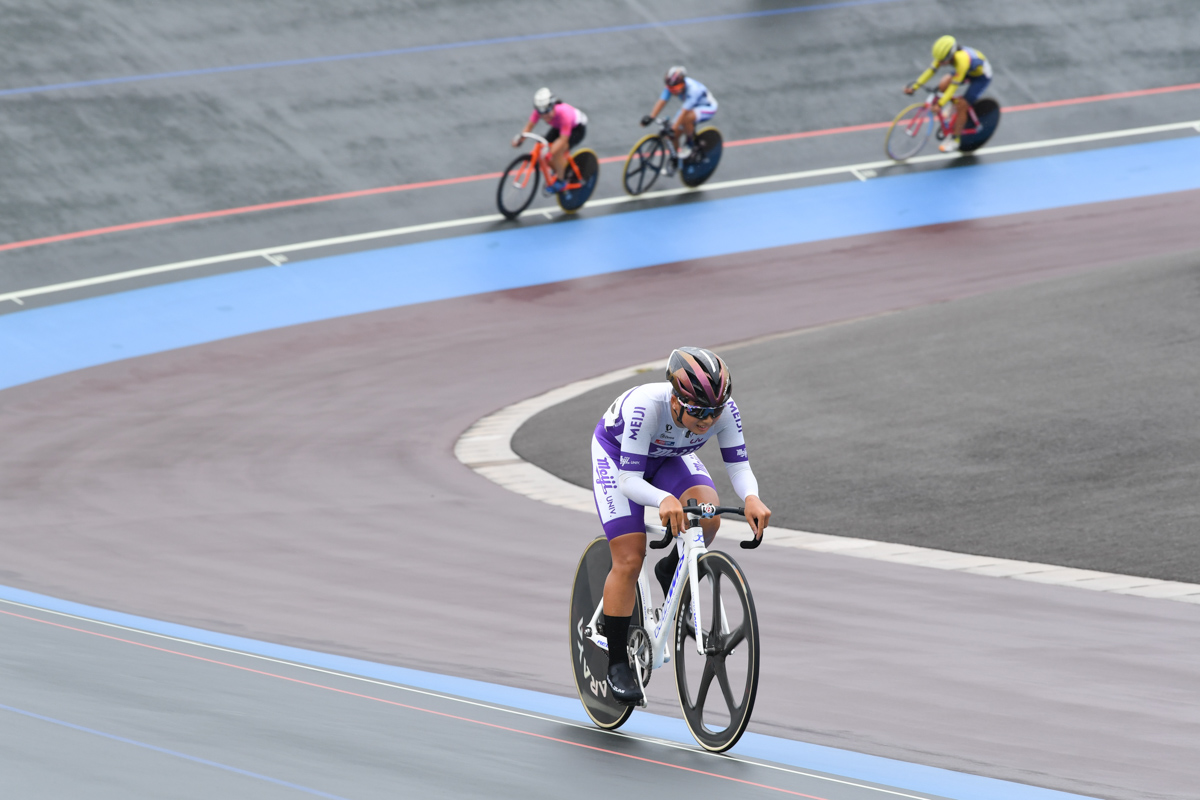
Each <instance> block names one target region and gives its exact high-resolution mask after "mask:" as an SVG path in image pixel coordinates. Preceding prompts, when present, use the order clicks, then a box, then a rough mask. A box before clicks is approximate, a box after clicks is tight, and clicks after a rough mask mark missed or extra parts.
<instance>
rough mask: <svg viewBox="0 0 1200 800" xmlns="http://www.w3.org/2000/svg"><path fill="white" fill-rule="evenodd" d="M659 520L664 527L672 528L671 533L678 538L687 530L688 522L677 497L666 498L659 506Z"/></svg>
mask: <svg viewBox="0 0 1200 800" xmlns="http://www.w3.org/2000/svg"><path fill="white" fill-rule="evenodd" d="M658 520H659V522H661V523H662V524H663V525H667V526H670V528H671V533H673V534H674V535H676V536H678V535H679V534H680V533H682V532H683V531H684V530H686V529H687V522H685V521H684V518H683V506H682V505H680V504H679V499H678V498H675V497H670V496H667V497H664V498H663V501H662V502H661V503H659V504H658Z"/></svg>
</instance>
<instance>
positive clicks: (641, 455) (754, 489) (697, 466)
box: [592, 347, 771, 704]
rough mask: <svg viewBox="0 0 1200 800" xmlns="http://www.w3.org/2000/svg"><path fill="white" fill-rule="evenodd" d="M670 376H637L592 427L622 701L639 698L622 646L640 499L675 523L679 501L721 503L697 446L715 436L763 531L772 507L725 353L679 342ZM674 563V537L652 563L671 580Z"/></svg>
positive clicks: (639, 551)
mask: <svg viewBox="0 0 1200 800" xmlns="http://www.w3.org/2000/svg"><path fill="white" fill-rule="evenodd" d="M666 377H667V380H666V381H665V382H663V383H647V384H643V385H641V386H635V387H634V388H632V389H630V390H629V391H627V392H625V393H624V394H622V395H621V396H620V397H618V398H617V399H616V400H615V401H613V404H612V405H611V406H609V409H608V411H606V412H605V414H604V416H603V417H601V419H600V422H599V423H598V424H597V425H596V431H595V435H594V436H593V437H592V483H593V486H594V492H595V496H596V511H597V513H598V514H599V515H600V522H601V524H602V525H603V526H604V535H605V536H606V537H607V538H608V546H609V550H610V551H611V553H612V562H613V566H612V570H611V571H610V572H609V574H608V578H607V579H606V580H605V582H604V626H605V628H604V631H605V636H606V637H607V639H608V647H609V650H608V656H609V666H608V684H609V687H610V688H611V689H612V693H613V697H614V698H615V699H616V700H618V701H619V702H622V703H630V704H632V703H636V702H638V701H639V700H641V699H642V695H641V690H640V689H639V688H638V684H637V680H636V678H635V677H634V675H633V672H632V670H631V669H630V667H629V656H628V650H627V647H626V642H627V637H628V632H629V622H630V618H631V616H632V614H633V605H634V590H635V587H636V584H637V578H638V575H640V574H641V571H642V560H643V559H644V558H645V556H646V523H645V517H644V509H645V507H646V506H654V507H656V508H658V517H659V519H660V520H661V521H662V524H663V525H669V526H670V528H671V530H672V531H676V532H678V531H682V530H686V527H687V525H686V523H685V521H684V513H683V504H684V503H686V502H687V501H689V500H695V501H696V502H697V503H713V504H714V505H716V504H719V498H718V497H717V490H716V488H715V487H714V486H713V482H712V478H711V477H709V474H708V470H707V469H705V468H704V464H703V463H702V462H701V461H700V459H699V458H698V457H697V456H696V451H697V450H699V449H700V448H701V447H702V446H703V445H704V443H705V442H707V441H708V440H709V439H711V438H712V437H714V436H715V437H716V438H717V444H718V445H720V448H721V458H722V459H723V460H724V462H725V471H726V472H727V473H728V474H729V480H730V481H731V482H732V483H733V488H734V490H735V491H736V492H737V493H738V495H739V496H740V497H741V498H742V499H743V500H744V501H745V508H746V520H747V521H748V522H749V523H750V527H751V528H752V529H753V530H754V534H755V536H756V537H760V538H761V537H762V534H763V530H764V529H765V528H766V527H767V521H768V520H769V519H770V517H771V511H770V509H768V508H767V507H766V506H765V505H764V504H763V502H762V501H761V500H760V499H759V497H758V481H757V480H755V478H754V472H753V471H752V470H751V469H750V459H749V458H748V456H747V455H746V440H745V438H744V437H743V435H742V415H741V412H740V411H738V407H737V404H736V403H734V402H733V397H732V396H731V392H732V389H733V381H732V380H731V378H730V375H729V368H728V367H727V366H726V365H725V362H724V361H723V360H721V357H720V356H718V355H717V354H715V353H713V352H712V351H710V350H704V349H701V348H698V347H681V348H679V349H678V350H675V351H674V352H672V353H671V358H670V359H669V360H668V362H667V375H666ZM720 524H721V519H720V517H713V518H711V519H705V520H701V522H700V525H701V527H702V528H703V529H704V541H705V543H706V544H711V543H712V540H713V537H715V536H716V535H717V528H718V527H719V526H720ZM678 563H679V554H678V552H677V551H676V549H675V548H674V547H672V548H670V550H669V551H668V553H667V555H666V556H665V557H664V558H663V559H662V560H661V561H659V563H658V564H656V565H655V567H654V574H655V576H656V577H657V578H658V580H659V582H660V583H661V584H662V585H663V591H664V593H665V592H666V591H667V587H668V586H669V585H670V581H671V578H672V577H673V576H674V574H675V568H676V565H677V564H678Z"/></svg>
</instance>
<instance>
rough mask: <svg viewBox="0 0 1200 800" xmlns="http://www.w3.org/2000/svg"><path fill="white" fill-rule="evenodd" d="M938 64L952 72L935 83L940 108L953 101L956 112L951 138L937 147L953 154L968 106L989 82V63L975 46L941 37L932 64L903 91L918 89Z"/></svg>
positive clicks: (949, 37)
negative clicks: (939, 94) (950, 69)
mask: <svg viewBox="0 0 1200 800" xmlns="http://www.w3.org/2000/svg"><path fill="white" fill-rule="evenodd" d="M941 67H953V69H954V74H953V75H943V76H942V79H941V81H940V82H939V83H938V91H939V92H941V93H942V99H941V100H940V101H939V103H940V104H941V106H942V108H943V109H945V108H946V104H947V103H951V102H952V103H954V112H955V113H954V123H953V126H952V130H951V135H950V138H948V139H946V141H944V142H942V144H941V145H940V146H939V147H938V149H939V150H941V151H942V152H943V153H953V152H954V151H956V150H958V147H959V137H960V136H962V132H963V128H964V127H965V126H966V124H967V107H968V106H972V105H975V101H976V100H978V99H979V96H980V95H981V94H983V90H984V89H986V88H987V87H988V84H989V83H991V82H992V65H991V64H990V63H989V62H988V60H987V58H985V57H984V55H983V53H981V52H979V51H978V50H976V49H975V48H974V47H967V46H966V45H961V44H959V43H958V40H957V39H955V38H954V37H953V36H942V37H941V38H939V39H938V40H937V41H936V42H934V43H933V63H932V64H930V65H929V69H927V70H925V71H924V72H922V73H921V74H920V76H919V77H918V78H917V79H916V80H915V81H913V82H912V83H911V84H909V85H908V86H905V87H904V93H905V94H912V93H913V92H915V91H916V90H917V89H920V88H921V87H922V86H924V85H925V82H926V81H928V80H929V79H930V78H932V77H933V74H934V73H935V72H937V71H938V69H939V68H941Z"/></svg>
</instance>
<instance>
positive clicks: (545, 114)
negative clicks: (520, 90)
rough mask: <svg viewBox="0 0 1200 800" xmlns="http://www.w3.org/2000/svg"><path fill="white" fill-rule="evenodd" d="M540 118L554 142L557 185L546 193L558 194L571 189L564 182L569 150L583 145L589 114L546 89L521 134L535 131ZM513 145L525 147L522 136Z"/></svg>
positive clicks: (540, 91) (537, 95)
mask: <svg viewBox="0 0 1200 800" xmlns="http://www.w3.org/2000/svg"><path fill="white" fill-rule="evenodd" d="M539 119H540V120H541V121H542V122H545V123H546V124H547V125H549V126H550V131H549V132H548V133H547V134H546V141H547V142H549V143H550V147H549V148H548V149H549V154H548V155H549V158H550V166H552V167H554V174H555V176H556V178H555V181H554V183H552V184H550V185H549V186H547V187H546V194H554V193H555V192H561V191H562V190H563V189H565V188H566V186H567V184H566V181H564V180H563V175H565V174H566V169H567V151H568V150H569V149H570V148H572V147H575V146H576V145H577V144H579V143H580V142H582V141H583V137H584V136H586V135H587V114H585V113H583V112H582V111H580V110H579V109H578V108H575V107H574V106H572V105H568V104H567V103H564V102H563V101H562V100H559V99H558V98H557V97H555V96H554V94H553V93H551V91H550V90H549V89H547V88H546V87H545V86H543V87H542V88H541V89H538V90H537V92H535V93H534V95H533V113H532V114H530V115H529V121H528V122H526V123H525V127H524V128H522V129H521V133H529V132H530V131H532V130H533V126H534V125H537V123H538V120H539ZM512 146H513V147H520V146H521V134H517V135H516V136H514V137H513V140H512Z"/></svg>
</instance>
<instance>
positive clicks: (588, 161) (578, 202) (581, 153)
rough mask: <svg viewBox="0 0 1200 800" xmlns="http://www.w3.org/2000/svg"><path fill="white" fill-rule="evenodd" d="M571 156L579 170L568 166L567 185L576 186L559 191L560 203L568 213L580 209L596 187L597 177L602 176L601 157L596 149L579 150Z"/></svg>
mask: <svg viewBox="0 0 1200 800" xmlns="http://www.w3.org/2000/svg"><path fill="white" fill-rule="evenodd" d="M571 158H572V159H573V160H574V161H575V167H576V168H577V169H578V172H576V171H575V170H573V169H572V168H571V167H570V165H568V166H567V185H568V186H574V187H575V188H573V189H563V190H562V191H561V192H559V193H558V205H559V207H560V208H561V209H562V210H563V211H566V212H567V213H568V214H571V213H574V212H576V211H578V210H579V209H580V208H581V207H582V206H583V204H584V203H586V202H587V201H588V198H589V197H591V196H592V192H593V191H594V190H595V188H596V179H597V178H599V177H600V159H599V158H597V157H596V153H595V152H594V151H592V150H577V151H576V152H574V153H572V154H571ZM577 184H578V185H577Z"/></svg>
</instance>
